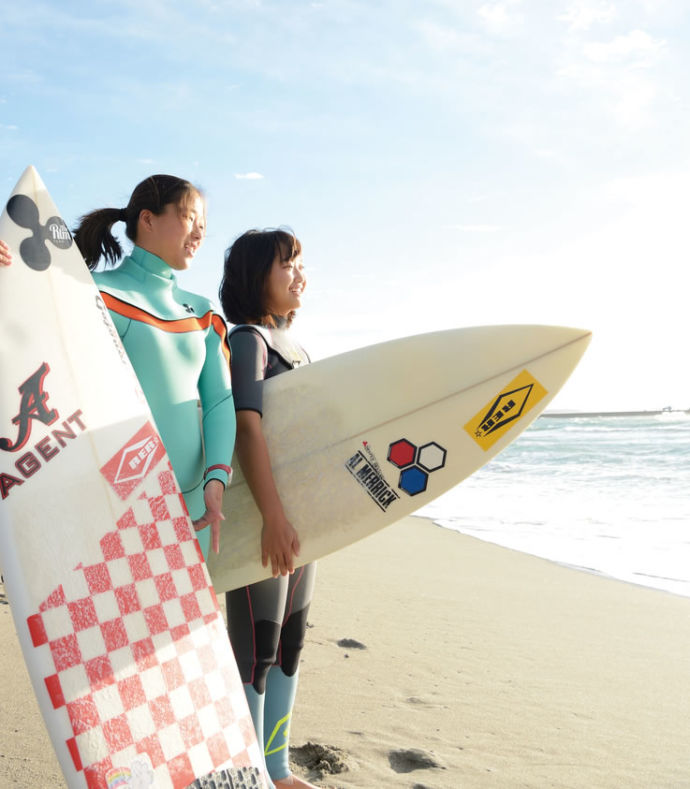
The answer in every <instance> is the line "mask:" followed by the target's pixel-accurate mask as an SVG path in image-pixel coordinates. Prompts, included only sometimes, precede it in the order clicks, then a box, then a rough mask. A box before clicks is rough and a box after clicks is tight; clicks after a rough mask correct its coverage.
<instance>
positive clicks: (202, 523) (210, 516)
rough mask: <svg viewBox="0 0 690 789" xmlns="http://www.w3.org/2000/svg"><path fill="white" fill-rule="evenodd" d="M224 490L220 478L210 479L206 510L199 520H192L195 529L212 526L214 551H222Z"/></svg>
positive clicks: (206, 487)
mask: <svg viewBox="0 0 690 789" xmlns="http://www.w3.org/2000/svg"><path fill="white" fill-rule="evenodd" d="M224 491H225V485H223V483H222V482H221V481H220V480H219V479H212V480H209V481H208V482H207V483H206V486H205V487H204V504H205V505H206V512H205V513H204V514H203V515H202V516H201V517H200V518H199V520H196V521H192V525H193V526H194V530H195V531H201V530H202V529H205V528H206V527H207V526H210V527H211V549H212V550H213V552H214V553H218V552H219V551H220V522H221V521H224V520H225V515H223V511H222V506H223V493H224Z"/></svg>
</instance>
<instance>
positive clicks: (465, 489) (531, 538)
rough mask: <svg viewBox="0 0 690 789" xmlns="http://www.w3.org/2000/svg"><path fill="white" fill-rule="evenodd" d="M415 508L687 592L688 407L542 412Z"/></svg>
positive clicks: (484, 535) (509, 542) (566, 560)
mask: <svg viewBox="0 0 690 789" xmlns="http://www.w3.org/2000/svg"><path fill="white" fill-rule="evenodd" d="M418 514H419V515H423V516H425V517H428V518H432V519H433V520H434V521H435V522H436V523H437V524H439V525H440V526H444V527H446V528H449V529H455V530H457V531H460V532H463V533H465V534H469V535H472V536H474V537H478V538H480V539H482V540H487V541H489V542H493V543H497V544H499V545H503V546H506V547H509V548H514V549H516V550H519V551H523V552H525V553H530V554H534V555H535V556H541V557H543V558H546V559H550V560H552V561H555V562H558V563H561V564H565V565H568V566H572V567H576V568H579V569H582V570H586V571H589V572H593V573H599V574H602V575H606V576H611V577H613V578H618V579H620V580H623V581H628V582H630V583H635V584H642V585H644V586H651V587H654V588H657V589H663V590H665V591H668V592H671V593H673V594H678V595H683V596H686V597H690V415H687V414H685V413H681V412H672V413H663V414H659V415H646V416H631V415H627V416H615V417H614V416H579V417H567V418H554V417H548V416H546V417H544V416H542V417H540V418H539V419H538V420H537V421H536V422H535V423H534V424H533V425H532V426H531V427H530V428H528V429H527V430H526V431H525V433H523V434H522V435H521V436H520V437H519V438H518V439H517V440H516V441H515V442H514V443H513V444H511V445H510V446H509V447H508V448H507V449H506V450H504V451H503V452H502V453H501V454H500V455H498V456H497V457H495V458H494V459H493V460H492V461H490V462H489V463H488V464H487V465H486V466H484V468H482V469H480V470H479V471H478V472H476V473H475V474H473V475H472V476H471V477H469V478H468V479H466V480H465V481H464V482H463V483H461V484H460V485H458V486H457V487H456V488H454V489H453V490H451V491H449V492H448V493H446V494H444V495H443V496H442V497H440V498H439V499H436V501H434V502H432V503H431V504H429V505H427V506H426V507H424V508H423V509H421V510H420V511H419V513H418Z"/></svg>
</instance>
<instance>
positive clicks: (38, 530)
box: [0, 167, 264, 789]
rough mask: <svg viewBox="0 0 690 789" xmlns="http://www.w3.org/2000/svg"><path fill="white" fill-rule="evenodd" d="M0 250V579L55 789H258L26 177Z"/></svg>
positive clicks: (229, 658) (8, 214)
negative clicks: (50, 753)
mask: <svg viewBox="0 0 690 789" xmlns="http://www.w3.org/2000/svg"><path fill="white" fill-rule="evenodd" d="M0 238H2V239H3V240H4V241H6V242H7V243H8V244H9V246H10V248H11V250H12V253H13V258H14V260H13V264H12V265H11V266H10V267H8V268H0V371H1V374H0V566H1V567H2V571H3V574H4V580H5V588H6V591H7V596H8V599H9V602H10V606H11V609H12V614H13V617H14V620H15V625H16V629H17V633H18V636H19V640H20V642H21V646H22V650H23V654H24V657H25V660H26V663H27V667H28V670H29V674H30V676H31V680H32V683H33V687H34V691H35V693H36V697H37V699H38V702H39V706H40V709H41V712H42V714H43V717H44V719H45V723H46V726H47V728H48V732H49V734H50V737H51V740H52V742H53V745H54V747H55V750H56V753H57V756H58V760H59V763H60V765H61V768H62V770H63V772H64V775H65V779H66V781H67V784H68V786H70V787H90V788H92V787H98V789H110V788H111V787H116V786H117V787H124V786H131V787H149V786H155V787H173V788H174V789H182V788H183V787H187V786H189V785H193V786H202V785H203V786H205V785H207V784H206V783H204V781H206V780H207V779H206V778H205V776H207V775H208V774H209V773H212V772H214V771H222V775H223V776H225V778H226V783H224V784H223V785H226V786H233V787H236V786H243V787H244V786H264V782H263V778H262V777H261V774H260V771H259V770H260V765H261V757H260V753H259V747H258V745H257V742H256V738H255V735H254V730H253V726H252V722H251V718H250V716H249V711H248V709H247V705H246V701H245V696H244V692H243V690H242V685H241V680H240V677H239V674H238V671H237V666H236V664H235V660H234V657H233V654H232V651H231V648H230V644H229V640H228V637H227V634H226V632H225V627H224V622H223V617H222V614H221V612H220V610H219V608H218V603H217V600H216V596H215V594H214V591H213V588H212V587H211V586H210V583H209V576H208V573H207V570H206V566H205V564H204V562H203V559H202V556H201V553H200V551H199V548H198V544H197V542H196V539H195V538H194V536H193V532H192V526H191V522H190V519H189V517H188V515H187V512H186V509H185V507H184V503H183V500H182V496H181V494H180V492H179V489H178V487H177V483H176V481H175V477H174V475H173V473H172V469H171V466H170V463H169V461H168V458H167V455H166V454H165V450H164V448H163V446H162V443H161V441H160V438H159V436H158V434H157V432H156V430H155V427H154V425H153V420H152V417H151V414H150V412H149V410H148V406H147V404H146V401H145V399H144V396H143V393H142V391H141V389H140V387H139V384H138V381H137V379H136V377H135V375H134V372H133V370H132V368H131V366H130V364H129V360H128V358H127V356H126V354H125V352H124V350H123V348H122V346H121V344H120V342H119V339H118V337H117V334H116V332H115V329H114V327H113V325H112V323H111V321H110V318H109V315H108V311H107V309H106V307H105V305H104V304H103V302H102V300H101V298H100V296H99V294H98V291H97V289H96V287H95V285H94V283H93V280H92V278H91V275H90V274H89V272H88V270H87V268H86V266H85V264H84V262H83V260H82V258H81V256H80V254H79V252H78V250H77V248H76V246H75V245H74V243H73V241H72V238H71V235H70V233H69V231H68V229H67V227H66V226H65V223H64V221H63V220H62V219H61V218H60V216H59V214H58V211H57V209H56V208H55V205H54V204H53V202H52V200H51V198H50V196H49V195H48V192H47V191H46V188H45V186H44V185H43V183H42V181H41V179H40V178H39V176H38V174H37V173H36V171H35V170H34V169H33V168H32V167H29V168H28V169H27V170H26V172H25V173H24V175H23V176H22V178H21V179H20V181H19V183H18V184H17V186H16V188H15V190H14V192H13V194H12V196H11V198H10V200H9V201H8V203H7V206H6V208H5V211H4V212H3V214H2V217H1V218H0ZM7 736H10V735H9V734H8V733H7V732H4V733H0V737H7ZM12 736H22V735H21V732H19V733H18V734H13V735H12ZM213 785H215V784H213Z"/></svg>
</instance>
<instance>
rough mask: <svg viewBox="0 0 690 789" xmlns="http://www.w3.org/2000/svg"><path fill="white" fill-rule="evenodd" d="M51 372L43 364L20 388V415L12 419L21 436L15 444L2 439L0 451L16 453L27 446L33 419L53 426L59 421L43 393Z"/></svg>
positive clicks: (45, 364) (45, 393) (46, 394)
mask: <svg viewBox="0 0 690 789" xmlns="http://www.w3.org/2000/svg"><path fill="white" fill-rule="evenodd" d="M49 372H50V367H49V366H48V364H47V363H46V362H43V364H42V365H41V366H40V367H39V368H38V370H36V372H35V373H33V375H31V376H29V378H27V379H26V381H24V383H23V384H22V385H21V386H20V387H19V394H20V395H21V396H22V399H21V402H20V404H19V413H18V414H17V416H15V417H13V418H12V424H14V425H18V426H19V435H18V436H17V440H16V441H15V442H14V444H13V443H12V442H11V441H10V439H9V438H0V449H2V450H4V451H5V452H16V451H17V450H18V449H21V448H22V447H23V446H24V444H26V442H27V441H28V440H29V436H30V435H31V427H32V425H31V420H32V419H37V420H38V421H39V422H43V424H44V425H52V424H53V422H55V421H56V420H57V419H58V417H59V414H58V412H57V410H56V409H49V408H48V397H49V395H48V393H47V392H44V391H43V381H44V379H45V377H46V375H48V373H49Z"/></svg>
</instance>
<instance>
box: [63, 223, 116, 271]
mask: <svg viewBox="0 0 690 789" xmlns="http://www.w3.org/2000/svg"><path fill="white" fill-rule="evenodd" d="M120 213H121V212H120V211H119V210H118V209H117V208H99V209H97V210H96V211H92V212H91V213H90V214H85V215H84V216H83V217H81V219H80V220H79V226H78V227H77V228H76V230H74V232H73V234H72V235H73V236H74V241H75V243H76V245H77V246H78V247H79V251H80V252H81V254H82V257H83V258H84V260H85V261H86V265H87V266H88V267H89V269H94V268H96V266H97V264H98V261H99V260H100V259H101V258H105V262H106V265H110V266H114V265H115V264H116V263H117V261H118V260H119V259H120V258H121V257H122V247H121V246H120V242H119V241H118V240H117V239H116V238H115V236H114V235H113V233H112V226H113V225H114V224H115V222H119V221H120Z"/></svg>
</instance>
